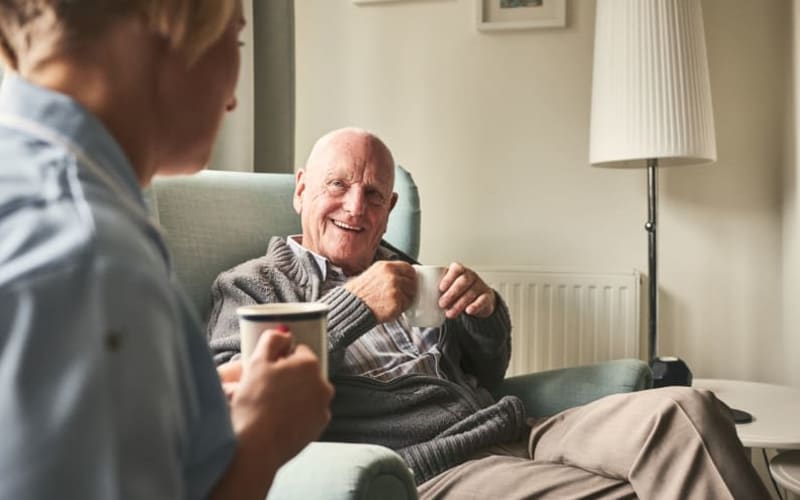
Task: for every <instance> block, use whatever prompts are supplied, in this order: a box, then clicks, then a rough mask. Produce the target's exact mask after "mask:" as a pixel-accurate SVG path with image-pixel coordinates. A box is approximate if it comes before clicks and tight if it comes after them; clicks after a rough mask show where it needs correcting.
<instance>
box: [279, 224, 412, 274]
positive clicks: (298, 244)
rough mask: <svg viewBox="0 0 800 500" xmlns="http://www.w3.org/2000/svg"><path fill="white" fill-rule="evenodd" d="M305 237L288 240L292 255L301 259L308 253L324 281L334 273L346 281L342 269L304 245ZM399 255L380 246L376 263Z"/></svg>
mask: <svg viewBox="0 0 800 500" xmlns="http://www.w3.org/2000/svg"><path fill="white" fill-rule="evenodd" d="M302 241H303V235H302V234H293V235H291V236H289V237H287V238H286V242H287V243H288V245H289V248H291V249H292V253H294V255H295V256H296V257H299V256H300V255H302V254H303V252H308V253H310V254H311V256H312V257H314V262H316V263H317V267H318V268H319V270H320V272H321V273H322V280H323V281H326V280H327V279H328V272H329V271H330V272H332V273H333V274H335V275H336V277H340V278H342V279H346V275H345V274H344V271H342V268H341V267H339V266H337V265H335V264H333V263H331V261H329V260H328V259H327V258H326V257H323V256H322V255H320V254H318V253H316V252H314V251H313V250H309V249H308V248H306V247H304V246H303V245H302ZM397 257H398V256H397V254H396V253H394V252H392V251H391V250H389V249H388V248H385V247H383V246H378V251H377V252H376V253H375V261H379V260H395V259H397Z"/></svg>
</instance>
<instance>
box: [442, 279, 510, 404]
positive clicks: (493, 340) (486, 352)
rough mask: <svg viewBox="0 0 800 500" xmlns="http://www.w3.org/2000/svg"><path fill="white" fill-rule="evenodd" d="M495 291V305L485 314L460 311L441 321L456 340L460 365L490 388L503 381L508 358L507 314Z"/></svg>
mask: <svg viewBox="0 0 800 500" xmlns="http://www.w3.org/2000/svg"><path fill="white" fill-rule="evenodd" d="M495 295H496V297H497V302H496V304H495V309H494V312H493V313H492V314H491V315H490V316H489V317H488V318H478V317H475V316H470V315H468V314H462V315H461V316H459V317H458V318H457V319H456V320H453V321H447V322H446V325H445V327H446V328H447V329H448V337H449V338H451V339H455V340H456V341H457V342H458V343H459V347H460V351H461V369H462V370H464V372H466V373H469V374H470V375H472V376H474V377H476V378H477V379H478V382H479V383H480V385H481V386H483V387H486V388H487V389H490V390H491V389H492V388H493V387H495V386H496V385H497V384H499V383H500V382H502V381H503V378H504V377H505V373H506V369H507V368H508V363H509V361H510V359H511V318H510V316H509V313H508V307H507V306H506V304H505V302H504V301H503V299H502V297H500V294H499V293H496V292H495Z"/></svg>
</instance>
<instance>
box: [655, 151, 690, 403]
mask: <svg viewBox="0 0 800 500" xmlns="http://www.w3.org/2000/svg"><path fill="white" fill-rule="evenodd" d="M657 222H658V159H656V158H649V159H648V160H647V223H646V224H645V225H644V228H645V230H646V231H647V273H648V280H647V281H648V287H647V299H648V316H647V333H648V339H649V344H648V359H649V360H650V369H651V370H652V372H653V386H654V387H666V386H668V385H685V386H691V385H692V371H691V370H690V369H689V366H688V365H687V364H686V363H685V362H684V361H683V360H682V359H680V358H676V357H659V356H658V355H657V354H658V245H657V242H658V240H657V227H658V224H657Z"/></svg>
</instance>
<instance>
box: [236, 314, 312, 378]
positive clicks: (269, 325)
mask: <svg viewBox="0 0 800 500" xmlns="http://www.w3.org/2000/svg"><path fill="white" fill-rule="evenodd" d="M236 314H238V315H239V332H240V334H241V340H242V361H245V363H244V365H243V366H247V363H246V361H247V359H248V358H249V357H250V355H251V353H252V352H253V349H255V346H256V343H257V342H258V338H259V337H260V336H261V334H262V333H263V332H264V330H275V329H278V328H279V327H280V325H285V326H286V327H288V328H289V331H290V332H291V333H292V336H293V337H294V340H295V342H296V343H298V344H305V345H307V346H308V347H309V348H310V349H311V350H312V351H314V354H316V355H317V357H318V358H319V364H320V368H321V371H322V374H323V375H325V376H327V374H328V305H327V304H322V303H319V302H282V303H274V304H253V305H249V306H242V307H239V308H238V309H236Z"/></svg>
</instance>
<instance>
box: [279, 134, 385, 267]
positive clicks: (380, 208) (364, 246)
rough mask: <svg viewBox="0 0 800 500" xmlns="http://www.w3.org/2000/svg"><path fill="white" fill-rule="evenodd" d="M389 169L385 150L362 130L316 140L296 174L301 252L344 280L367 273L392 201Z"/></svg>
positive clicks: (296, 207) (325, 136) (383, 231)
mask: <svg viewBox="0 0 800 500" xmlns="http://www.w3.org/2000/svg"><path fill="white" fill-rule="evenodd" d="M394 168H395V167H394V159H393V158H392V153H391V151H389V148H388V147H386V144H384V143H383V141H381V140H380V139H379V138H378V137H376V136H375V135H374V134H372V133H370V132H367V131H366V130H362V129H358V128H344V129H339V130H334V131H332V132H329V133H327V134H325V135H324V136H322V137H321V138H320V139H319V140H318V141H317V142H316V144H314V147H313V148H312V150H311V153H310V154H309V156H308V161H307V162H306V167H305V168H304V169H301V170H300V171H298V173H297V185H296V188H295V196H294V207H295V209H296V210H297V212H298V213H299V214H300V218H301V222H302V226H303V246H305V247H306V248H308V249H310V250H312V251H314V252H316V253H318V254H320V255H322V256H324V257H326V258H327V259H328V260H330V261H331V262H332V263H333V264H335V265H337V266H339V267H341V268H342V269H343V270H344V271H345V273H347V274H349V275H353V274H358V273H360V272H361V271H363V270H364V269H366V268H367V267H369V265H370V264H372V261H373V259H374V256H375V252H376V251H377V249H378V245H379V244H380V241H381V237H382V236H383V234H384V233H385V232H386V226H387V223H388V221H389V212H390V211H391V210H392V208H393V207H394V204H395V203H396V201H397V195H396V194H395V193H393V192H392V190H393V188H394Z"/></svg>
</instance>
